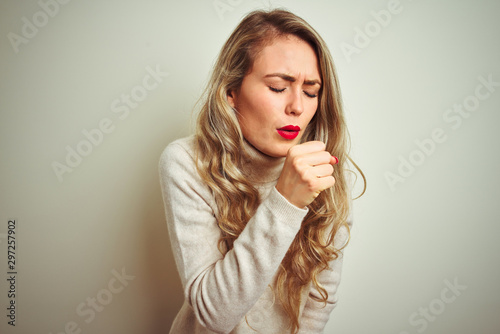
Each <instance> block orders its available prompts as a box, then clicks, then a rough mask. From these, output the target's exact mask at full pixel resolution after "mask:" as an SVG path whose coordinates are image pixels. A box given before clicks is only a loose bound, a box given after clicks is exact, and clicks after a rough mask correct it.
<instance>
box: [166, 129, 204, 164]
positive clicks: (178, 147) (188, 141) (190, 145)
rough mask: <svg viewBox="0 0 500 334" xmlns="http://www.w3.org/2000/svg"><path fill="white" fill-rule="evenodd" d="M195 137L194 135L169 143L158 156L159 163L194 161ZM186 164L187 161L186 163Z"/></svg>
mask: <svg viewBox="0 0 500 334" xmlns="http://www.w3.org/2000/svg"><path fill="white" fill-rule="evenodd" d="M194 151H195V137H194V135H191V136H188V137H184V138H179V139H176V140H174V141H172V142H171V143H169V144H168V145H167V146H166V147H165V148H164V149H163V152H162V153H161V155H160V163H162V162H163V163H168V162H169V161H178V160H179V159H181V160H184V159H187V160H188V161H189V160H192V161H194V156H195V153H194ZM186 162H187V161H186Z"/></svg>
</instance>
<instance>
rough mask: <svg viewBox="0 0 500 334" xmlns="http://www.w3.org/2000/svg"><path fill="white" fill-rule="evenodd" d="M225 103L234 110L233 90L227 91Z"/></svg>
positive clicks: (234, 96) (234, 93)
mask: <svg viewBox="0 0 500 334" xmlns="http://www.w3.org/2000/svg"><path fill="white" fill-rule="evenodd" d="M227 102H229V105H230V106H231V107H232V108H233V109H236V92H235V91H234V90H228V91H227Z"/></svg>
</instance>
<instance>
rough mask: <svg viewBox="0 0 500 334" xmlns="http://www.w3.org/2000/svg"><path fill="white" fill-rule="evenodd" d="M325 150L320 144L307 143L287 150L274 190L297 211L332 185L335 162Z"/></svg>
mask: <svg viewBox="0 0 500 334" xmlns="http://www.w3.org/2000/svg"><path fill="white" fill-rule="evenodd" d="M325 148H326V145H325V144H324V143H323V142H320V141H310V142H306V143H303V144H300V145H296V146H293V147H292V148H290V150H289V151H288V154H287V156H286V160H285V164H284V166H283V170H282V171H281V175H280V177H279V179H278V183H277V184H276V189H277V190H278V191H279V193H280V194H281V195H283V197H285V198H286V199H287V200H288V201H289V202H290V203H292V204H293V205H295V206H297V207H299V208H305V207H306V206H308V205H309V204H310V203H311V202H312V201H314V199H315V198H316V197H318V195H319V194H320V193H321V192H322V191H323V190H325V189H328V188H330V187H332V186H333V185H334V184H335V178H334V177H333V176H332V174H333V165H335V164H336V163H337V162H338V160H337V158H335V157H334V156H332V155H330V153H328V152H327V151H325Z"/></svg>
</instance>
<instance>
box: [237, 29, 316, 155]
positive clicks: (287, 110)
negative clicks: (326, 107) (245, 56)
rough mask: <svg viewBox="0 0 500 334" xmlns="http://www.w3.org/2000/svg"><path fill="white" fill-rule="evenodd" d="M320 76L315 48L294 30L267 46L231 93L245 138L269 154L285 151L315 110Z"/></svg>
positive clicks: (296, 140) (282, 153) (295, 139)
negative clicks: (292, 33)
mask: <svg viewBox="0 0 500 334" xmlns="http://www.w3.org/2000/svg"><path fill="white" fill-rule="evenodd" d="M320 78H321V77H320V74H319V70H318V61H317V57H316V53H315V52H314V50H313V48H312V47H311V46H310V45H309V44H307V43H306V42H304V41H303V40H301V39H299V38H297V37H295V36H292V35H290V36H286V37H280V38H277V39H275V40H274V41H273V43H272V44H270V45H268V46H265V47H264V48H263V49H262V51H261V52H260V53H258V55H257V56H256V58H255V60H254V63H253V66H252V69H251V70H250V72H249V73H248V74H247V75H246V76H245V77H244V78H243V82H242V84H241V87H240V88H239V89H238V90H237V91H231V92H229V94H228V102H229V104H230V105H231V106H232V107H233V108H235V109H236V110H237V117H238V121H239V124H240V127H241V130H242V132H243V136H244V137H245V138H246V140H247V141H248V142H249V143H250V144H252V145H253V146H254V147H255V148H256V149H258V150H259V151H261V152H262V153H264V154H267V155H269V156H272V157H284V156H286V155H287V152H288V150H289V149H290V148H291V147H292V146H294V145H296V144H298V143H299V142H300V139H301V138H302V135H303V134H304V131H305V129H306V127H307V125H308V124H309V122H310V121H311V119H312V117H313V116H314V114H315V113H316V109H317V108H318V93H319V90H320V88H321V79H320Z"/></svg>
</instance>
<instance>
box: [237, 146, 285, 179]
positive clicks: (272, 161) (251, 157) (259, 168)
mask: <svg viewBox="0 0 500 334" xmlns="http://www.w3.org/2000/svg"><path fill="white" fill-rule="evenodd" d="M242 153H243V156H242V159H241V163H242V166H241V170H242V172H243V174H244V175H245V176H246V177H247V178H248V180H249V181H251V182H255V183H267V182H273V181H277V180H278V178H279V176H280V174H281V170H282V169H283V164H284V162H285V158H284V157H282V158H275V157H271V156H269V155H266V154H264V153H262V152H261V151H259V150H258V149H256V148H255V147H254V146H252V144H250V143H249V142H248V141H247V140H246V139H244V140H243V147H242Z"/></svg>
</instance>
